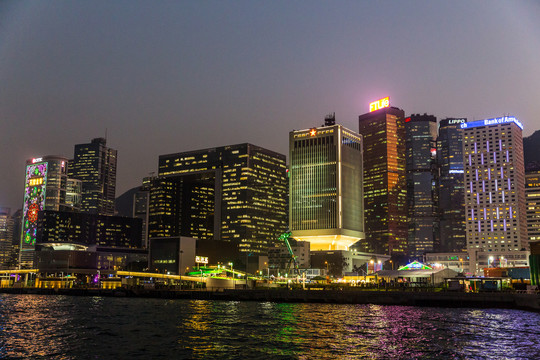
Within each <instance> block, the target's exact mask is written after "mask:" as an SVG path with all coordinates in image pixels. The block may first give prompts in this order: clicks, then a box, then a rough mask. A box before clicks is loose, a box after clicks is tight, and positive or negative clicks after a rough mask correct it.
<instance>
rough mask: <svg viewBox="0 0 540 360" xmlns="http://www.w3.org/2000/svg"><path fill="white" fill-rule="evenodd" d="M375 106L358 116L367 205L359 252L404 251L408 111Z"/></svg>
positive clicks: (405, 245) (388, 252) (365, 205)
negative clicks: (364, 233)
mask: <svg viewBox="0 0 540 360" xmlns="http://www.w3.org/2000/svg"><path fill="white" fill-rule="evenodd" d="M384 106H386V107H382V108H380V107H377V106H376V107H373V106H370V109H371V110H373V111H371V112H369V113H367V114H364V115H360V117H359V131H358V132H359V133H360V134H361V135H362V137H363V141H364V208H365V216H364V218H365V229H366V230H365V231H366V241H365V242H363V243H362V244H361V246H358V249H359V250H360V251H365V252H376V253H379V254H384V253H386V254H394V253H398V254H405V252H406V250H407V229H408V226H407V188H406V179H405V126H404V119H405V113H404V111H403V110H401V109H398V108H395V107H390V106H389V103H388V102H387V101H386V102H385V105H384Z"/></svg>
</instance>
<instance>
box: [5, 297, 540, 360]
mask: <svg viewBox="0 0 540 360" xmlns="http://www.w3.org/2000/svg"><path fill="white" fill-rule="evenodd" d="M539 324H540V314H536V313H530V312H523V311H516V310H493V309H486V310H467V309H446V308H417V307H403V306H378V305H332V304H277V303H268V302H263V303H257V302H220V301H202V300H196V301H190V300H161V299H133V298H100V297H65V296H41V295H0V357H2V358H32V357H33V358H39V357H42V358H58V359H102V358H114V357H116V358H130V359H149V358H152V359H160V358H163V359H168V358H178V359H188V358H189V359H207V358H219V359H237V358H249V359H257V358H260V359H265V360H268V359H291V358H298V359H336V358H365V359H413V358H423V359H470V358H478V359H488V358H489V359H499V358H501V359H537V358H540V350H539V349H540V336H539V335H540V329H539V327H538V325H539Z"/></svg>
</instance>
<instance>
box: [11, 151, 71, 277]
mask: <svg viewBox="0 0 540 360" xmlns="http://www.w3.org/2000/svg"><path fill="white" fill-rule="evenodd" d="M67 167H68V160H67V159H66V158H63V157H59V156H44V157H41V158H34V159H30V160H28V161H27V162H26V177H25V187H24V201H23V218H22V231H21V246H20V252H19V266H20V267H21V268H29V267H31V266H32V263H33V257H34V246H35V243H36V232H37V219H38V212H39V211H42V210H65V208H66V189H67Z"/></svg>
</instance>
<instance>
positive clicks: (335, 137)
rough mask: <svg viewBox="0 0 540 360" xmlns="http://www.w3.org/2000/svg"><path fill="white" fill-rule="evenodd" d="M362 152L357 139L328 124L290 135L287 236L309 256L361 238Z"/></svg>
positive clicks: (359, 141) (348, 244)
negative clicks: (309, 252)
mask: <svg viewBox="0 0 540 360" xmlns="http://www.w3.org/2000/svg"><path fill="white" fill-rule="evenodd" d="M362 152H363V150H362V136H361V135H359V134H357V133H355V132H353V131H351V130H348V129H346V128H344V127H343V126H341V125H334V124H333V123H332V122H330V123H328V125H327V126H323V127H317V128H312V129H306V130H298V131H292V132H290V134H289V158H290V171H289V174H290V181H289V193H290V199H289V202H290V203H289V206H290V220H289V223H290V230H291V231H292V236H293V237H294V238H295V239H296V240H300V241H308V242H309V243H310V244H311V250H347V249H348V248H349V247H350V246H351V245H353V244H354V243H356V242H357V241H359V240H361V239H363V238H364V217H363V215H364V211H363V210H364V206H363V205H364V204H363V194H362V193H363V189H362V177H363V168H362Z"/></svg>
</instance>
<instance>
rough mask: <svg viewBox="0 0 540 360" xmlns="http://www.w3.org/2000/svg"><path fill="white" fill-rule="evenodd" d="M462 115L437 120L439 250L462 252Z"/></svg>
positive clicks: (463, 227)
mask: <svg viewBox="0 0 540 360" xmlns="http://www.w3.org/2000/svg"><path fill="white" fill-rule="evenodd" d="M465 122H467V119H465V118H447V119H443V120H441V122H440V123H439V136H438V138H437V162H438V166H439V241H440V245H439V250H438V251H441V252H445V253H446V252H448V253H451V252H463V251H465V250H466V248H467V246H466V240H465V197H464V185H463V172H464V170H463V130H462V129H461V124H463V123H465Z"/></svg>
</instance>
